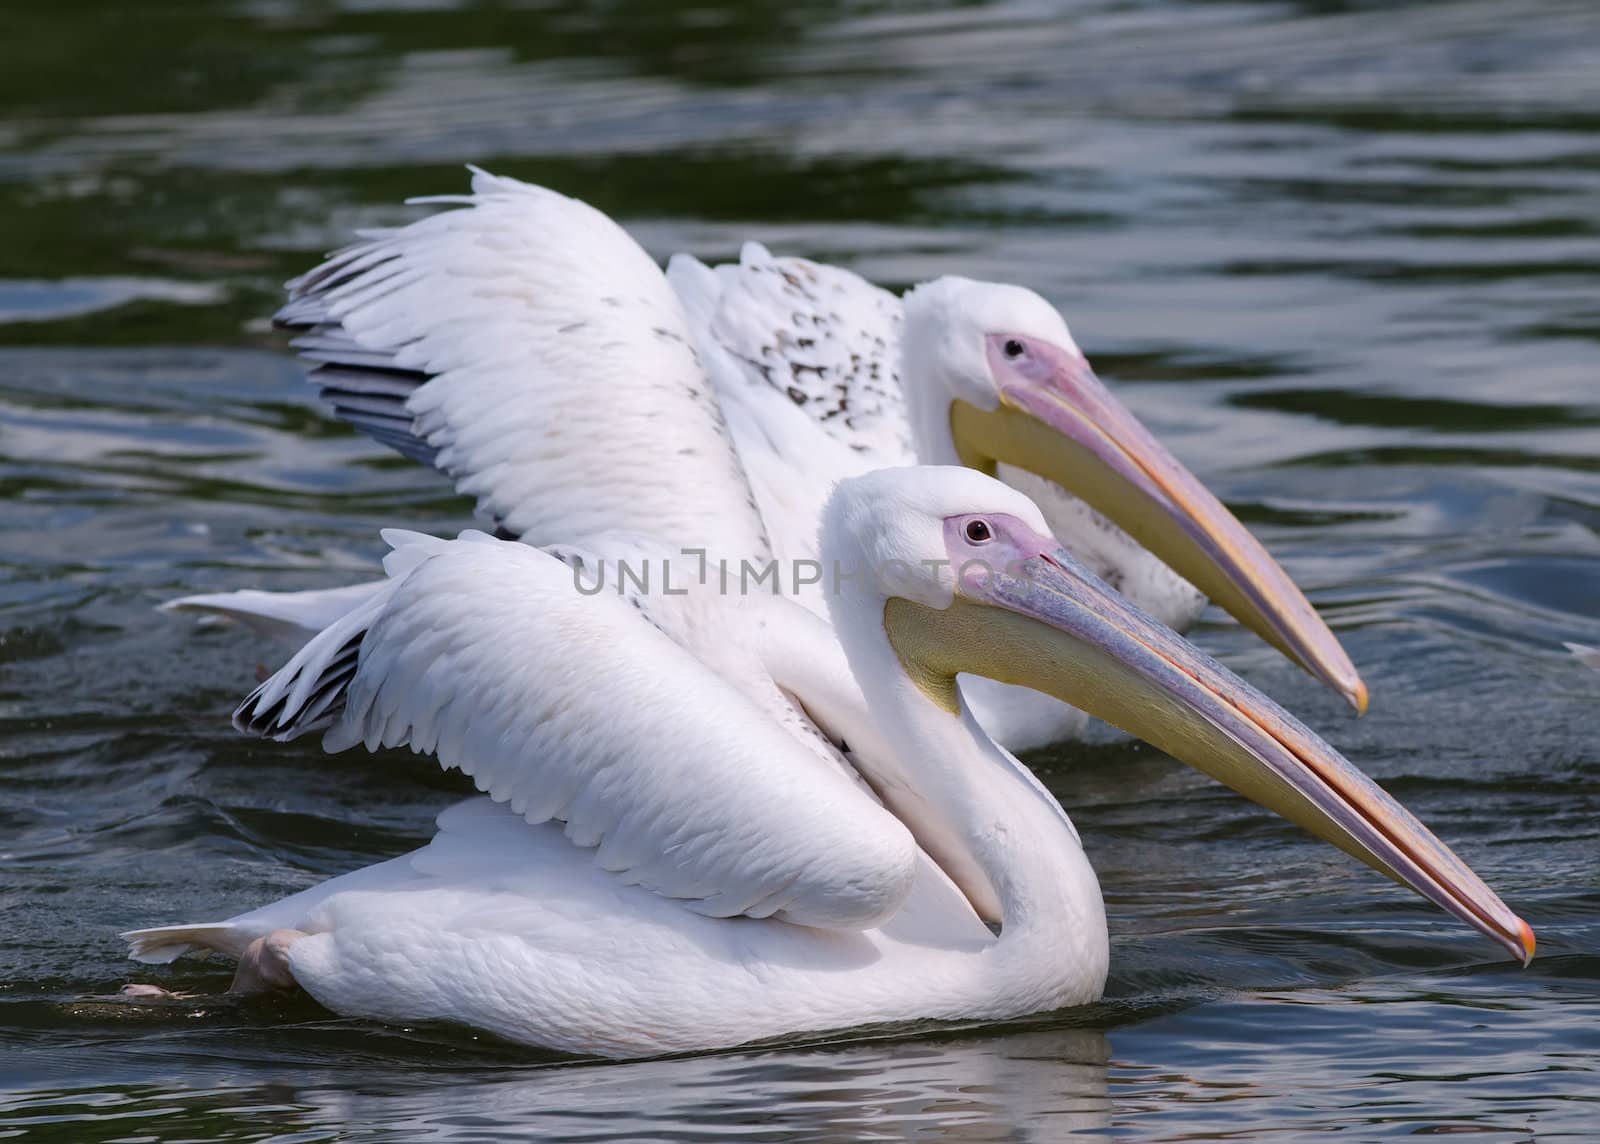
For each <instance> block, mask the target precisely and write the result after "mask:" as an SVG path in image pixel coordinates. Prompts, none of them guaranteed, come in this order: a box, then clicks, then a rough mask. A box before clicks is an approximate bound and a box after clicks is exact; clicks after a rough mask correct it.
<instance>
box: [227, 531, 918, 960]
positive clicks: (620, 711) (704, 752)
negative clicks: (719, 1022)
mask: <svg viewBox="0 0 1600 1144" xmlns="http://www.w3.org/2000/svg"><path fill="white" fill-rule="evenodd" d="M390 535H391V539H392V540H398V542H399V543H398V546H397V548H396V551H395V552H394V553H392V554H391V556H390V559H389V561H387V562H386V563H387V567H388V570H389V573H390V577H391V578H390V579H389V581H388V582H387V584H386V585H385V587H384V589H383V590H382V591H381V592H376V593H373V594H372V595H371V596H370V597H368V598H366V599H364V600H363V601H362V602H361V603H360V604H359V605H358V606H357V607H356V608H355V609H354V610H353V611H351V612H350V613H349V614H348V615H346V616H344V617H343V618H341V619H340V620H338V621H337V622H335V623H334V624H332V625H330V626H329V627H328V628H326V629H325V630H323V631H322V632H321V633H320V634H319V635H317V636H316V637H315V638H313V639H312V640H311V641H310V642H309V643H308V644H307V645H306V646H305V647H304V648H303V649H302V650H301V651H300V652H299V653H298V654H297V655H296V656H295V657H294V658H293V659H292V660H291V661H290V662H289V663H288V664H287V665H286V666H285V667H284V668H283V669H282V670H281V671H279V672H278V673H277V674H276V675H274V676H273V677H272V678H271V679H269V680H267V682H266V683H264V684H263V685H262V686H261V687H259V688H258V689H257V690H256V691H255V692H254V693H253V694H252V695H251V696H250V697H249V698H248V699H247V700H246V701H245V703H244V704H243V705H242V706H241V707H240V709H239V711H238V713H237V714H236V715H235V723H236V725H238V726H239V727H240V728H241V729H243V730H247V731H251V732H254V733H257V734H262V735H266V736H269V737H272V738H279V739H283V738H293V737H295V736H297V735H300V734H303V733H305V732H307V731H310V730H314V729H318V728H326V729H327V734H326V735H325V737H324V739H323V745H324V747H325V748H326V749H327V750H329V751H337V750H342V749H345V748H347V747H351V746H354V745H355V744H357V743H361V744H364V745H365V746H366V747H367V748H368V749H369V750H376V749H378V748H379V747H401V746H408V747H410V748H411V749H412V750H413V751H417V752H426V753H431V754H434V755H436V756H437V757H438V759H439V761H440V763H441V764H442V765H444V766H451V767H458V768H459V769H461V770H462V771H464V772H466V773H467V774H469V775H471V776H472V777H473V780H474V781H475V782H476V784H477V785H478V787H479V788H480V789H481V790H483V791H484V792H485V793H487V794H488V795H490V796H491V797H492V798H494V799H495V800H496V801H499V802H504V803H507V804H509V805H510V807H511V808H512V809H513V810H514V811H515V812H516V813H518V814H520V815H521V816H522V817H523V818H525V819H526V820H527V821H528V822H530V823H543V822H547V821H551V820H555V821H559V822H561V823H563V824H564V826H565V832H566V836H567V837H568V839H570V841H571V842H572V844H573V845H575V846H578V847H582V848H587V849H591V850H592V851H593V854H594V861H595V862H596V863H597V864H598V865H600V866H601V867H602V868H604V869H606V870H608V871H612V872H614V873H615V874H616V875H617V876H618V877H619V878H620V879H621V880H622V881H623V882H625V883H629V884H638V885H641V886H644V887H646V888H648V889H650V890H653V891H655V892H656V893H658V894H661V895H662V896H664V897H669V898H676V899H682V900H683V901H684V903H685V905H686V906H688V907H689V908H691V909H694V910H696V911H697V912H700V913H705V914H710V915H713V916H718V917H725V916H733V915H738V914H745V915H750V916H754V917H769V916H774V915H776V916H779V917H781V918H783V919H785V920H789V921H794V922H797V923H800V924H805V925H813V926H822V927H828V928H864V927H868V926H872V925H876V924H879V923H881V922H882V921H884V920H885V919H886V918H887V917H889V916H890V915H892V913H893V912H894V910H895V909H896V908H897V907H898V906H899V904H900V903H901V901H902V900H903V899H904V897H905V895H906V893H907V892H908V891H909V889H910V885H911V880H912V876H913V871H914V867H915V863H916V860H917V850H916V845H915V843H914V842H913V841H912V839H911V836H910V834H909V832H908V831H907V830H906V828H905V827H904V826H903V825H902V824H901V823H900V822H899V821H898V820H897V819H896V818H895V817H894V816H893V815H891V814H890V813H889V812H888V811H886V810H885V809H884V808H883V807H882V806H880V805H879V804H878V803H877V802H876V801H875V800H874V799H873V798H872V796H871V795H870V794H869V793H867V792H866V791H865V790H864V788H863V787H862V785H861V784H860V783H859V782H858V781H857V780H856V779H855V778H854V777H853V776H852V775H851V774H849V773H847V772H846V771H844V770H843V769H841V768H839V767H837V766H835V765H832V764H830V762H829V761H828V759H827V758H826V757H825V753H824V752H820V751H818V750H817V749H815V747H814V746H813V745H811V744H808V743H806V742H804V741H802V740H801V738H799V737H797V736H796V735H795V733H794V732H793V731H792V730H790V729H786V727H785V726H784V725H783V724H781V723H780V722H778V721H777V720H775V719H774V718H773V717H772V716H771V714H770V713H769V712H768V711H766V710H763V709H762V707H761V705H760V704H759V703H757V702H755V701H753V700H752V698H751V697H750V696H749V695H748V694H746V693H745V692H744V691H742V690H741V689H739V688H735V687H733V686H731V685H730V684H729V683H728V682H727V681H726V680H724V679H723V678H722V677H721V676H719V675H718V674H717V673H716V672H715V671H714V670H712V669H711V668H710V667H708V666H706V665H705V664H704V663H702V662H701V661H700V659H698V658H697V657H695V656H694V655H692V654H690V653H689V652H688V651H686V650H685V649H684V648H683V647H681V646H680V645H679V644H678V643H676V642H674V640H673V639H672V638H670V637H669V636H668V635H666V634H664V633H663V632H662V631H660V630H657V628H656V627H655V626H654V625H653V624H652V623H651V622H650V621H649V620H648V619H647V618H645V616H644V615H643V613H641V611H640V610H639V609H638V608H635V607H633V606H631V605H630V604H629V603H628V602H627V601H626V600H624V599H622V598H620V597H618V596H616V595H614V594H611V593H609V592H603V593H601V594H599V595H595V596H587V595H584V594H583V593H582V592H580V591H579V590H578V587H577V585H578V583H579V581H577V580H575V579H574V574H573V571H572V570H571V569H569V568H568V567H567V566H566V565H565V564H563V563H562V562H561V561H560V560H558V559H557V558H555V557H554V556H552V555H550V554H548V553H546V552H542V551H540V550H537V549H534V548H531V547H529V546H526V545H521V544H508V543H505V542H501V541H496V540H493V539H491V538H488V537H486V536H483V535H482V534H476V535H475V536H474V535H471V534H469V535H468V536H466V537H463V538H462V539H460V540H456V541H440V540H435V539H433V538H429V537H418V536H416V535H414V534H390ZM590 585H592V581H591V582H589V585H586V586H590Z"/></svg>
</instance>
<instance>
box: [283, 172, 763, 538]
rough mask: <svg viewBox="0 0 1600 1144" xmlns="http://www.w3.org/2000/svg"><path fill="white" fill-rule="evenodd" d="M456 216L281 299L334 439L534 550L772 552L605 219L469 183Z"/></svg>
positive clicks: (560, 198) (692, 366)
mask: <svg viewBox="0 0 1600 1144" xmlns="http://www.w3.org/2000/svg"><path fill="white" fill-rule="evenodd" d="M472 191H473V193H472V194H470V195H465V196H450V197H443V198H437V199H424V200H418V201H422V202H438V203H451V204H459V205H460V206H461V207H462V208H464V209H460V210H450V211H444V212H441V213H439V214H436V215H432V216H430V217H427V218H424V219H421V220H419V221H417V222H415V223H412V224H410V225H409V226H406V227H403V228H400V229H398V230H388V231H372V232H368V233H366V234H364V235H363V238H362V241H361V242H359V243H357V244H356V245H354V246H351V247H349V248H348V249H346V250H344V251H342V252H340V253H338V254H335V255H333V256H332V257H330V258H329V259H328V260H327V261H326V262H324V263H323V264H322V265H321V266H319V267H317V268H316V269H315V270H313V271H311V272H310V273H309V274H306V275H305V276H304V277H302V278H300V279H298V280H296V281H295V282H293V283H291V284H290V301H289V303H288V304H287V305H286V306H285V307H284V308H283V310H282V311H281V312H280V313H279V315H278V321H279V323H280V324H281V325H284V326H287V327H289V328H291V329H296V330H299V331H300V332H301V337H300V338H299V339H298V340H297V342H296V345H297V347H298V348H299V349H300V350H301V352H302V354H303V355H304V356H305V357H306V359H307V360H308V361H309V362H310V363H311V364H312V365H313V367H314V368H313V371H312V380H314V381H316V382H318V383H319V384H320V385H321V386H322V387H323V396H324V397H325V398H326V399H327V400H329V401H330V403H332V404H333V406H334V407H335V409H336V410H337V411H338V412H339V413H340V414H341V416H344V417H345V418H346V419H347V420H349V421H351V422H352V423H353V424H355V425H357V426H358V427H359V428H361V429H362V430H363V431H365V432H367V433H369V434H370V435H372V436H373V437H375V438H377V439H378V440H380V441H384V442H385V443H387V444H390V445H393V446H394V447H395V448H397V449H399V450H400V451H401V452H403V453H406V454H407V455H409V456H413V457H416V458H418V459H420V460H424V461H426V462H428V463H431V464H433V465H434V466H436V467H437V468H439V469H440V470H442V471H443V472H445V473H446V474H448V475H449V476H450V477H451V478H453V479H454V480H455V482H456V485H457V487H458V488H459V489H461V490H462V491H463V492H466V493H469V494H471V495H472V496H475V497H476V498H477V499H478V507H479V510H480V511H481V512H482V513H483V514H484V515H485V516H486V517H488V518H490V519H493V520H494V521H495V522H496V523H497V524H499V525H501V526H502V527H503V528H505V529H506V530H507V531H509V532H511V533H513V534H515V535H517V536H520V537H522V538H524V539H527V540H529V541H531V542H532V543H535V544H538V543H543V542H546V541H549V540H560V539H566V538H569V537H572V536H577V535H587V534H590V533H594V532H598V531H604V530H607V529H621V530H628V531H632V532H637V533H641V534H651V535H655V536H658V537H661V538H663V539H665V540H668V541H670V542H671V543H674V544H683V545H689V546H697V547H705V548H708V549H710V550H711V551H714V552H730V553H735V554H738V555H740V556H744V555H752V556H761V555H764V554H765V553H766V551H767V545H766V542H765V538H764V534H763V530H762V526H761V521H760V517H759V515H758V513H757V511H756V508H755V506H754V504H753V501H752V498H751V496H750V494H749V490H748V486H747V484H746V481H745V478H744V474H743V472H742V470H741V469H740V467H739V462H738V459H737V457H736V455H735V453H734V449H733V444H732V441H731V440H730V438H729V436H728V432H727V427H726V425H725V424H724V422H723V420H722V416H721V413H720V411H719V409H718V406H717V401H716V398H715V396H714V394H713V392H712V389H711V386H710V384H709V382H708V380H707V378H706V375H705V371H704V369H703V368H702V367H701V364H700V360H699V357H698V354H697V352H696V350H695V348H694V346H693V344H692V343H691V337H690V334H689V331H688V329H687V326H686V323H685V320H684V314H683V309H682V306H681V305H680V304H679V301H678V298H677V296H676V295H675V294H674V293H673V291H672V289H671V287H670V286H668V285H667V282H666V279H665V278H664V277H663V276H662V274H661V271H660V269H659V268H658V267H657V266H656V264H655V263H654V262H653V261H652V260H651V259H650V257H649V255H647V254H646V253H645V252H644V251H643V250H642V249H641V248H640V247H639V245H638V244H637V243H636V242H634V240H633V239H632V238H630V237H629V236H628V235H627V233H626V232H624V231H623V230H622V229H621V228H620V227H619V226H617V225H616V223H614V222H613V221H612V220H611V219H609V218H607V217H606V216H605V215H604V214H602V213H601V212H599V211H597V210H595V209H594V208H593V207H590V206H588V205H587V204H585V203H582V202H579V201H578V200H576V199H571V198H567V197H566V196H564V195H560V194H557V193H555V192H554V191H550V190H546V189H544V188H542V187H535V186H530V185H528V184H525V183H520V182H517V181H516V180H514V179H504V178H497V177H495V176H493V175H489V174H486V173H485V172H482V171H475V172H474V174H473V179H472Z"/></svg>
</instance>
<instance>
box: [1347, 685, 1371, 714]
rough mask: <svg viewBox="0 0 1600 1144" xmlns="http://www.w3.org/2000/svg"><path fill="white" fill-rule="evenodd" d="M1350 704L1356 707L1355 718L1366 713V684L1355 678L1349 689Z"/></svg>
mask: <svg viewBox="0 0 1600 1144" xmlns="http://www.w3.org/2000/svg"><path fill="white" fill-rule="evenodd" d="M1349 698H1350V706H1352V707H1354V708H1355V709H1356V718H1358V719H1359V718H1360V717H1361V716H1363V715H1365V714H1366V713H1367V685H1366V683H1365V682H1364V681H1362V680H1359V679H1358V680H1356V685H1355V687H1354V688H1352V689H1351V691H1350V696H1349Z"/></svg>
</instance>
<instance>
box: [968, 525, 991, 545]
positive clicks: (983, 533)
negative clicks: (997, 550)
mask: <svg viewBox="0 0 1600 1144" xmlns="http://www.w3.org/2000/svg"><path fill="white" fill-rule="evenodd" d="M967 539H968V540H969V541H971V542H972V543H973V544H988V543H989V541H991V540H993V539H994V530H993V529H991V528H990V527H989V522H988V521H986V520H969V521H967Z"/></svg>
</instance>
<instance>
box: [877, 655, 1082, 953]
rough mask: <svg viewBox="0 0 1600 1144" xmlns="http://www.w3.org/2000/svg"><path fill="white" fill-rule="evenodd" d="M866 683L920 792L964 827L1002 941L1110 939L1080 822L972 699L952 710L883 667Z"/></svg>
mask: <svg viewBox="0 0 1600 1144" xmlns="http://www.w3.org/2000/svg"><path fill="white" fill-rule="evenodd" d="M896 666H897V667H898V665H896ZM863 689H864V690H865V691H866V694H867V701H868V703H869V705H870V706H871V708H872V711H873V713H874V714H875V715H876V716H877V717H878V719H879V720H880V722H881V723H882V725H883V731H884V733H885V735H886V737H887V738H888V739H889V741H890V742H891V743H893V744H894V746H895V748H896V750H897V752H898V753H899V755H900V757H901V758H902V759H904V760H905V761H906V763H907V769H908V771H909V772H910V773H911V775H912V777H913V779H914V780H915V782H916V784H917V790H918V793H919V794H921V795H922V796H923V797H924V798H925V799H926V800H927V801H928V802H929V803H930V804H932V805H933V806H934V807H936V808H937V809H938V810H939V811H940V812H941V814H942V815H943V817H944V818H945V820H946V821H947V822H948V823H949V824H950V825H951V826H952V827H953V828H954V829H955V830H956V831H957V832H959V834H960V835H961V837H962V839H963V840H964V841H965V843H966V844H967V846H968V848H969V849H970V851H971V853H972V855H973V857H974V858H975V859H976V860H977V861H978V863H979V864H980V865H981V866H982V867H983V870H984V873H985V874H986V875H987V876H988V878H989V881H990V883H991V884H992V885H993V886H994V889H995V893H996V895H997V896H998V898H999V900H1000V909H1001V923H1002V928H1001V942H1002V943H1003V944H1014V943H1016V942H1019V941H1024V940H1028V941H1030V943H1031V942H1032V941H1036V940H1041V939H1045V940H1049V941H1051V942H1060V941H1066V942H1070V943H1071V944H1072V945H1074V946H1078V947H1081V948H1087V947H1091V946H1094V945H1101V946H1103V945H1104V943H1105V941H1106V931H1105V910H1104V905H1103V903H1102V902H1101V898H1100V887H1099V883H1098V882H1097V881H1096V880H1095V876H1094V871H1093V869H1092V868H1091V867H1090V866H1089V862H1088V859H1087V858H1086V857H1085V855H1084V853H1083V847H1082V844H1081V843H1080V842H1079V840H1078V835H1077V832H1076V830H1074V829H1073V826H1072V824H1071V822H1070V821H1069V820H1068V818H1067V816H1066V813H1065V812H1064V811H1063V810H1062V809H1061V805H1060V804H1059V803H1058V802H1056V800H1055V799H1054V798H1053V797H1052V796H1051V795H1050V793H1049V792H1048V791H1046V790H1045V789H1044V788H1043V787H1042V786H1041V785H1040V784H1039V783H1038V782H1037V780H1035V779H1034V778H1033V777H1032V775H1031V774H1029V773H1028V772H1027V771H1026V770H1025V769H1024V768H1023V766H1022V764H1021V763H1019V762H1018V761H1017V760H1016V759H1015V758H1013V757H1012V756H1011V755H1010V754H1009V753H1008V752H1006V750H1005V749H1004V748H1002V747H1001V746H999V745H998V744H997V743H995V741H994V740H993V739H991V738H990V737H989V736H988V734H986V733H985V732H984V730H983V728H982V727H980V726H979V725H978V721H977V719H976V718H975V717H974V716H973V714H972V712H971V711H970V710H969V709H968V707H967V705H966V703H965V701H964V700H963V701H962V702H961V705H960V710H959V711H957V712H955V713H951V712H949V711H946V710H944V709H943V708H941V707H940V706H938V705H937V704H936V703H934V702H933V701H932V700H931V699H929V698H928V697H927V696H926V695H924V694H923V693H922V691H921V689H920V688H918V687H917V685H916V684H915V683H914V682H913V681H912V680H911V678H910V677H909V676H908V675H907V674H906V673H905V672H904V671H903V670H897V671H895V672H893V673H892V674H889V673H878V674H877V675H876V676H875V678H874V679H873V680H872V682H871V683H865V682H864V683H863Z"/></svg>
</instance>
